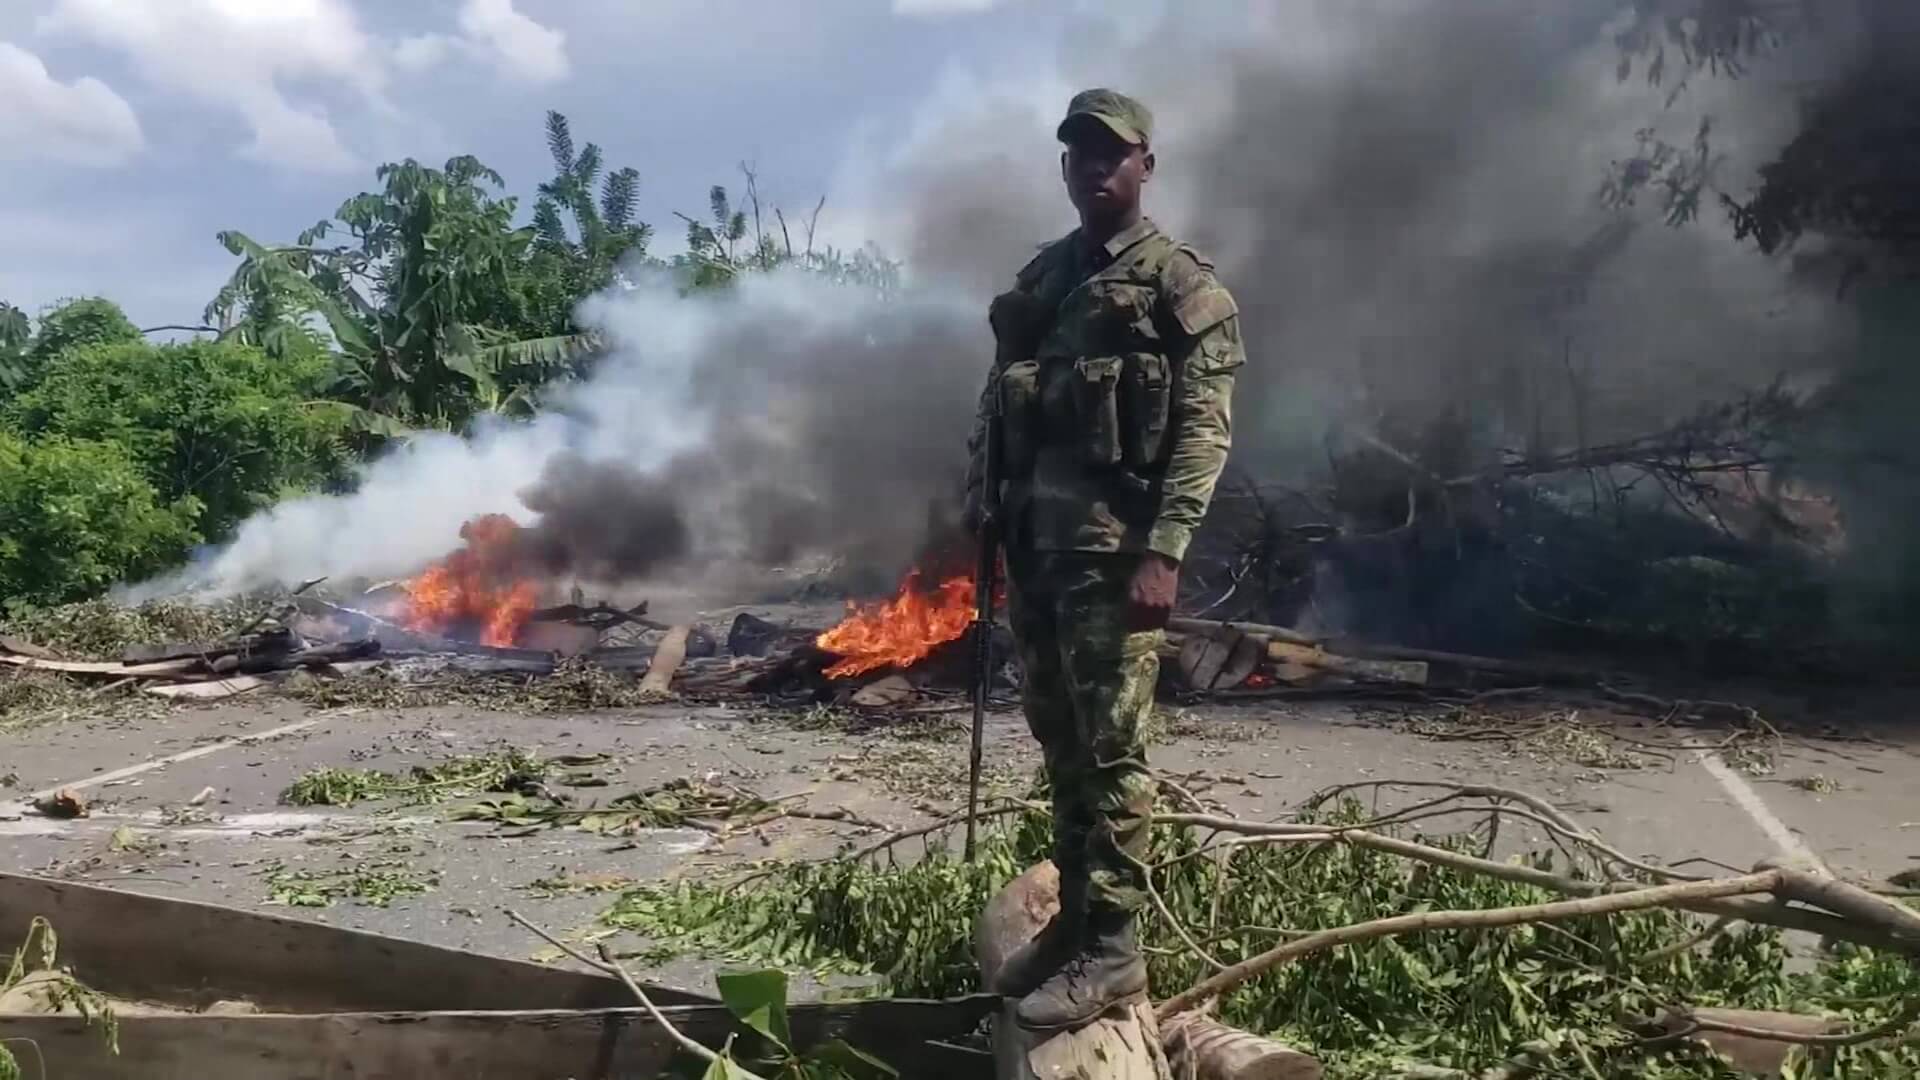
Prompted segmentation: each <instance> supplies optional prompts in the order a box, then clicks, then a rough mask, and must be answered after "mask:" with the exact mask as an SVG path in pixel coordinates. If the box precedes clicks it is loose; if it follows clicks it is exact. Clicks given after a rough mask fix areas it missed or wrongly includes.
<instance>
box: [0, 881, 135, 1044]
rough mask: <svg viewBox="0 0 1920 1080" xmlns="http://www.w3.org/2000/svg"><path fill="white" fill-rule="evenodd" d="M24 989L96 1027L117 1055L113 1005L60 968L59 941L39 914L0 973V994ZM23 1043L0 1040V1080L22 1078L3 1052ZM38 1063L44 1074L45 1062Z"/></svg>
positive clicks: (46, 1002) (51, 927)
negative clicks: (17, 1043) (12, 1045)
mask: <svg viewBox="0 0 1920 1080" xmlns="http://www.w3.org/2000/svg"><path fill="white" fill-rule="evenodd" d="M27 986H31V987H32V989H31V991H30V993H31V995H32V996H34V997H37V998H40V999H41V1000H42V1001H43V1002H44V1003H45V1004H46V1005H47V1006H48V1007H49V1011H54V1010H64V1009H72V1010H73V1011H74V1012H77V1013H79V1014H80V1016H81V1017H82V1018H83V1019H84V1020H85V1021H86V1023H87V1026H89V1027H92V1026H93V1025H95V1024H98V1025H99V1026H100V1035H101V1037H102V1038H104V1039H105V1040H106V1042H107V1049H108V1051H109V1052H111V1053H114V1054H118V1053H119V1052H120V1023H119V1021H118V1020H117V1019H116V1018H115V1016H114V1013H113V1006H112V1005H111V1004H110V1003H109V1002H108V1001H107V999H106V998H105V997H103V996H101V995H100V994H99V993H98V992H96V991H94V990H92V989H91V988H89V987H88V986H86V984H84V983H82V982H81V981H80V980H78V979H76V978H74V977H73V972H72V971H71V970H69V969H68V968H66V967H63V966H61V964H60V938H59V936H58V935H57V934H55V933H54V930H53V924H52V923H50V922H48V921H47V920H46V918H45V916H41V915H35V916H34V917H33V919H32V920H30V921H29V922H28V923H27V936H26V937H25V938H23V939H22V940H21V942H20V947H19V948H17V949H15V950H13V959H12V961H11V962H10V963H9V964H8V965H7V967H6V969H5V970H4V971H0V994H4V993H5V992H7V991H8V990H14V989H20V988H24V987H27ZM27 1041H28V1040H25V1039H20V1040H11V1039H4V1038H0V1080H18V1078H19V1077H21V1076H22V1075H23V1074H22V1073H21V1071H20V1062H19V1060H18V1059H17V1058H16V1057H15V1056H14V1055H13V1054H12V1053H11V1052H10V1051H9V1050H8V1049H7V1043H9V1042H20V1043H26V1042H27ZM41 1064H42V1071H43V1072H44V1067H45V1062H44V1061H43V1062H42V1063H41Z"/></svg>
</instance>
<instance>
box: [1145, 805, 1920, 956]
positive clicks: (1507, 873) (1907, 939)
mask: <svg viewBox="0 0 1920 1080" xmlns="http://www.w3.org/2000/svg"><path fill="white" fill-rule="evenodd" d="M1154 820H1155V821H1157V822H1161V823H1163V824H1168V825H1188V826H1192V827H1194V828H1200V829H1210V830H1213V831H1215V832H1223V833H1237V834H1241V835H1244V836H1264V837H1275V838H1277V839H1278V840H1279V842H1295V843H1298V842H1301V838H1302V837H1312V838H1313V839H1314V840H1315V841H1317V842H1323V843H1324V842H1332V843H1341V844H1351V845H1353V846H1355V847H1363V848H1367V849H1370V850H1373V851H1382V852H1386V853H1388V854H1391V855H1399V856H1401V857H1403V858H1409V859H1418V860H1419V861H1421V862H1427V863H1432V864H1434V865H1437V866H1444V867H1447V868H1449V869H1452V870H1458V871H1461V872H1462V873H1468V874H1483V875H1486V876H1488V877H1495V878H1500V879H1501V880H1504V881H1512V882H1516V883H1518V884H1522V885H1533V886H1536V887H1538V888H1542V889H1546V890H1548V891H1551V892H1557V893H1561V894H1562V895H1566V896H1578V897H1591V896H1597V895H1601V894H1606V893H1608V892H1611V891H1613V890H1616V889H1618V888H1620V886H1618V885H1613V884H1608V883H1606V882H1598V881H1585V880H1581V879H1579V878H1573V877H1566V876H1563V875H1560V874H1554V873H1550V872H1548V871H1545V870H1536V869H1534V868H1533V867H1530V866H1518V865H1514V864H1511V863H1500V862H1494V861H1493V860H1492V859H1485V858H1480V857H1478V856H1474V855H1467V854H1463V853H1461V852H1457V851H1448V850H1446V849H1445V848H1438V847H1434V846H1432V845H1429V844H1422V843H1419V842H1418V841H1414V840H1403V839H1401V838H1399V837H1396V836H1386V835H1383V834H1380V833H1375V832H1370V831H1368V830H1366V829H1341V828H1328V827H1326V826H1322V825H1298V824H1289V823H1284V822H1255V821H1241V820H1239V819H1238V818H1230V817H1221V816H1218V815H1213V814H1158V815H1155V817H1154ZM1320 833H1330V834H1331V835H1332V840H1331V841H1327V840H1325V839H1323V838H1321V837H1319V836H1316V835H1315V834H1320ZM1855 893H1858V894H1860V895H1861V896H1866V897H1869V898H1870V899H1871V900H1872V901H1873V902H1872V904H1870V905H1869V904H1866V903H1864V902H1861V901H1859V899H1858V897H1855V896H1854V895H1853V894H1855ZM1818 894H1821V895H1825V894H1831V895H1834V896H1842V897H1848V898H1850V900H1849V903H1850V904H1851V905H1852V906H1853V908H1854V910H1856V911H1858V912H1859V913H1860V914H1859V916H1858V917H1852V918H1843V917H1840V916H1838V915H1834V914H1828V913H1827V912H1824V911H1814V910H1810V909H1808V908H1800V907H1791V906H1788V905H1786V904H1783V903H1779V902H1777V901H1773V900H1767V901H1759V900H1749V899H1742V898H1740V897H1738V896H1730V897H1712V896H1708V897H1692V898H1686V899H1683V900H1681V901H1678V902H1676V903H1675V904H1674V906H1675V907H1680V908H1683V909H1685V910H1688V911H1694V912H1699V913H1702V914H1707V915H1715V916H1726V917H1731V918H1735V919H1742V920H1745V921H1747V922H1751V923H1760V924H1764V925H1767V926H1777V927H1780V928H1782V929H1786V930H1801V931H1805V932H1807V933H1810V934H1818V935H1820V936H1822V937H1830V938H1834V939H1836V940H1839V941H1849V942H1852V943H1854V944H1856V945H1864V946H1867V947H1868V948H1875V949H1889V950H1892V951H1895V952H1901V953H1905V954H1907V955H1909V956H1920V935H1916V934H1914V933H1912V932H1911V931H1910V930H1909V928H1908V927H1907V926H1906V925H1905V922H1904V920H1899V919H1896V918H1894V917H1891V916H1888V915H1887V914H1886V913H1885V911H1884V909H1885V908H1886V906H1887V905H1886V902H1885V901H1884V900H1883V899H1881V898H1880V897H1875V896H1873V895H1872V894H1871V893H1868V892H1867V891H1866V890H1864V889H1861V888H1859V887H1858V886H1854V885H1848V884H1846V883H1845V882H1839V881H1829V882H1825V883H1823V884H1822V885H1821V889H1820V890H1819V893H1818ZM1812 895H1816V893H1814V892H1812V891H1809V892H1807V893H1806V895H1805V896H1796V897H1794V899H1801V900H1803V902H1808V903H1813V902H1815V901H1812V900H1808V899H1806V897H1807V896H1812ZM1783 899H1784V897H1783ZM1849 914H1852V912H1851V911H1850V912H1849Z"/></svg>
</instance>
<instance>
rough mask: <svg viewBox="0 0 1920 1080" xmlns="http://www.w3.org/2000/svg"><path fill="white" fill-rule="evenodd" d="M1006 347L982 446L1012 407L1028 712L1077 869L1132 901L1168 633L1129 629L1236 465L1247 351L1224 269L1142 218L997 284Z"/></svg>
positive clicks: (1011, 521)
mask: <svg viewBox="0 0 1920 1080" xmlns="http://www.w3.org/2000/svg"><path fill="white" fill-rule="evenodd" d="M990 315H991V321H992V323H993V328H994V334H995V337H996V339H997V340H998V346H999V347H998V349H997V352H996V356H995V362H994V367H993V371H992V374H991V375H990V377H989V379H988V384H987V389H986V391H985V393H983V395H982V397H981V408H980V414H979V417H978V419H977V420H976V422H975V425H974V436H973V439H972V442H971V449H972V450H973V454H974V468H973V469H972V470H971V472H970V474H969V496H970V499H973V500H976V502H975V505H978V503H977V500H978V498H979V494H980V492H979V488H980V484H981V477H980V466H981V457H982V454H981V448H982V447H983V446H984V445H985V433H986V429H987V425H988V423H989V422H990V421H991V419H992V418H993V417H994V416H995V415H996V414H997V415H998V418H999V421H1000V430H1001V444H1002V459H1001V463H1002V467H1001V472H1000V475H1001V477H1002V478H1003V481H1004V482H1003V485H1002V493H1001V507H1002V511H1001V521H1002V523H1003V526H1004V528H1005V533H1004V536H1005V540H1006V554H1007V567H1008V576H1009V578H1010V581H1009V585H1010V588H1009V590H1008V600H1009V607H1010V618H1011V621H1012V627H1013V633H1014V637H1015V639H1016V640H1017V641H1018V642H1019V647H1020V654H1021V659H1022V661H1023V662H1024V665H1025V668H1026V688H1025V708H1026V716H1027V723H1028V725H1029V726H1030V727H1031V728H1032V730H1033V734H1034V737H1035V738H1037V739H1038V740H1039V741H1040V744H1041V746H1042V747H1043V749H1044V751H1045V756H1046V762H1047V769H1048V774H1049V776H1050V778H1051V780H1052V786H1053V805H1054V815H1055V822H1056V837H1055V855H1054V860H1055V862H1056V863H1057V864H1058V865H1059V867H1060V870H1061V873H1062V876H1063V881H1066V882H1072V880H1073V879H1074V878H1076V877H1077V878H1080V879H1082V880H1085V881H1086V883H1087V889H1088V896H1089V906H1090V909H1092V910H1095V911H1098V910H1101V909H1106V910H1112V911H1132V910H1133V909H1135V908H1137V907H1138V906H1139V905H1140V904H1141V903H1142V901H1143V900H1144V898H1145V893H1144V887H1145V882H1144V881H1143V880H1142V875H1143V869H1142V868H1141V865H1140V863H1141V861H1142V860H1144V857H1145V855H1146V845H1147V826H1148V821H1149V816H1150V814H1151V812H1152V804H1153V791H1152V785H1151V781H1150V779H1149V777H1148V774H1147V768H1146V751H1145V746H1144V745H1143V743H1142V741H1141V738H1140V729H1141V725H1142V723H1143V722H1144V721H1145V720H1146V718H1147V715H1148V713H1149V711H1150V710H1151V709H1152V706H1153V690H1154V683H1155V681H1156V678H1157V676H1158V673H1159V658H1158V656H1157V653H1156V651H1155V650H1156V648H1157V647H1158V645H1159V644H1160V642H1161V639H1162V637H1163V632H1162V631H1159V630H1155V631H1150V632H1137V631H1134V632H1130V631H1129V630H1128V629H1127V620H1126V614H1127V594H1128V586H1129V584H1130V583H1131V581H1132V578H1133V573H1134V570H1135V568H1136V567H1137V566H1138V564H1139V560H1140V558H1141V556H1142V555H1143V553H1146V552H1158V553H1160V554H1162V555H1165V556H1168V557H1169V558H1172V559H1174V560H1176V561H1178V560H1179V559H1181V558H1183V557H1184V556H1185V554H1186V550H1187V544H1188V541H1189V540H1190V539H1191V538H1192V535H1193V531H1194V529H1195V528H1197V527H1198V526H1199V524H1200V519H1201V517H1202V516H1203V515H1204V514H1205V512H1206V508H1207V504H1208V501H1209V500H1210V499H1211V498H1212V494H1213V487H1214V483H1215V481H1216V480H1217V479H1218V478H1219V476H1220V471H1221V469H1222V467H1223V466H1224V465H1225V464H1226V458H1227V449H1228V444H1229V441H1230V407H1229V405H1230V400H1231V397H1232V392H1233V380H1234V375H1235V372H1236V370H1237V369H1238V368H1239V367H1240V366H1241V364H1242V363H1243V362H1244V354H1243V352H1242V349H1241V344H1240V331H1239V325H1238V320H1237V318H1236V308H1235V306H1234V302H1233V298H1232V296H1231V295H1229V294H1228V292H1227V290H1226V289H1225V288H1224V287H1222V286H1221V285H1220V283H1219V282H1218V281H1217V280H1215V278H1214V276H1213V267H1212V265H1211V264H1210V263H1208V262H1207V261H1206V260H1205V259H1204V258H1202V257H1201V256H1200V255H1199V254H1198V253H1196V252H1195V251H1194V250H1193V249H1192V248H1190V247H1188V246H1186V245H1184V244H1178V243H1175V242H1174V241H1173V240H1172V239H1170V238H1169V237H1168V236H1167V235H1166V234H1165V233H1163V232H1161V231H1160V230H1159V228H1158V227H1156V226H1155V225H1154V224H1153V223H1152V222H1151V221H1149V220H1146V219H1144V218H1143V219H1141V221H1140V222H1139V223H1138V224H1137V225H1135V226H1133V227H1132V228H1129V229H1127V230H1125V231H1123V232H1121V233H1120V234H1118V235H1116V236H1114V237H1113V238H1112V239H1110V240H1108V241H1107V242H1106V243H1104V244H1101V245H1097V246H1095V245H1090V244H1087V243H1084V242H1083V241H1082V239H1081V236H1080V233H1079V231H1078V230H1076V231H1075V232H1073V233H1071V234H1069V235H1068V236H1066V237H1064V238H1062V239H1060V240H1058V241H1055V242H1054V243H1052V244H1049V245H1047V246H1046V247H1045V248H1043V249H1042V250H1041V252H1040V254H1039V256H1038V257H1036V258H1035V259H1034V260H1033V261H1032V262H1030V263H1028V264H1027V266H1026V268H1025V269H1023V270H1021V271H1020V274H1019V276H1018V278H1017V279H1016V282H1015V287H1014V289H1013V290H1012V291H1011V292H1008V293H1005V294H1002V295H1001V296H999V297H997V298H995V300H994V303H993V306H992V308H991V312H990Z"/></svg>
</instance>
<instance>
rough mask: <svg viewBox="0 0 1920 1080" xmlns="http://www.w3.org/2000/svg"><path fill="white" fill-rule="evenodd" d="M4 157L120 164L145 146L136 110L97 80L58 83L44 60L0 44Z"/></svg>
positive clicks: (0, 124)
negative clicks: (134, 113) (134, 112)
mask: <svg viewBox="0 0 1920 1080" xmlns="http://www.w3.org/2000/svg"><path fill="white" fill-rule="evenodd" d="M0 101H4V102H6V105H5V106H0V158H17V159H34V160H40V161H49V160H51V161H61V162H66V163H69V164H75V165H95V166H106V165H118V164H120V163H121V162H124V161H126V160H127V159H128V158H130V157H132V156H133V155H134V154H136V153H138V152H139V150H140V148H141V147H142V146H143V145H144V144H145V140H144V139H143V138H142V136H141V134H140V121H139V120H138V119H137V118H135V116H134V115H133V107H132V106H130V105H128V104H127V102H126V100H125V99H124V98H122V97H121V96H120V95H119V94H116V93H114V92H113V90H112V88H111V87H109V86H107V84H105V83H103V82H101V81H100V80H98V79H94V78H89V77H86V76H82V77H81V78H78V79H75V80H74V81H73V82H70V83H63V82H61V81H59V80H58V79H55V78H54V77H53V76H52V75H51V74H50V73H48V71H47V65H45V64H43V63H41V62H40V58H39V57H38V56H35V55H34V54H32V53H30V52H28V51H27V50H25V49H22V48H20V47H19V46H17V45H13V44H11V43H9V42H5V41H0Z"/></svg>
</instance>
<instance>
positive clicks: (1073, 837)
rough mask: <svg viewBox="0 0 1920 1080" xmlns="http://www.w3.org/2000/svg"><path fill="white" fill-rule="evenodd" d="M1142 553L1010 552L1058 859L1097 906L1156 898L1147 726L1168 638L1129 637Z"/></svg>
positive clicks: (1013, 613)
mask: <svg viewBox="0 0 1920 1080" xmlns="http://www.w3.org/2000/svg"><path fill="white" fill-rule="evenodd" d="M1138 565H1139V557H1138V556H1133V555H1117V554H1099V553H1094V552H1076V551H1032V550H1020V549H1018V548H1010V549H1009V550H1008V552H1007V577H1008V579H1009V580H1008V588H1007V607H1008V617H1009V619H1010V621H1011V623H1012V627H1013V636H1014V640H1015V641H1016V642H1017V643H1018V645H1019V649H1020V660H1021V663H1022V664H1023V666H1024V667H1025V668H1026V682H1025V687H1024V691H1023V696H1024V699H1025V700H1024V705H1025V707H1026V714H1027V726H1028V727H1029V728H1031V729H1032V731H1033V735H1034V738H1036V739H1038V740H1040V746H1041V749H1042V751H1043V752H1044V754H1045V757H1046V763H1047V777H1048V780H1049V781H1050V782H1051V786H1052V788H1053V820H1054V855H1053V861H1054V864H1055V865H1056V866H1058V867H1059V868H1060V873H1061V875H1062V876H1063V877H1073V876H1084V877H1085V878H1086V880H1087V882H1088V890H1087V895H1088V897H1089V902H1090V904H1091V905H1092V906H1093V907H1094V908H1095V909H1096V910H1097V909H1102V908H1105V909H1115V910H1128V911H1131V910H1133V909H1135V908H1138V907H1139V906H1140V905H1141V904H1143V903H1144V902H1145V901H1146V880H1145V874H1146V870H1145V868H1144V866H1143V865H1142V864H1143V863H1144V861H1145V859H1146V855H1147V840H1148V825H1149V823H1150V820H1151V817H1152V813H1153V781H1152V779H1151V778H1150V777H1149V775H1148V773H1147V752H1146V745H1145V743H1144V742H1142V741H1141V729H1142V727H1143V726H1144V725H1145V723H1146V720H1147V717H1148V714H1149V713H1150V712H1151V711H1152V709H1153V690H1154V683H1155V681H1156V679H1157V678H1158V676H1159V673H1160V658H1159V655H1158V654H1157V653H1156V652H1155V649H1156V648H1157V647H1158V646H1159V644H1160V641H1161V638H1162V637H1163V633H1162V632H1161V631H1158V630H1155V631H1150V632H1146V633H1137V632H1135V633H1130V632H1128V630H1127V627H1126V607H1127V587H1128V584H1129V583H1130V581H1131V580H1132V578H1133V571H1134V568H1135V567H1136V566H1138Z"/></svg>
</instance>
